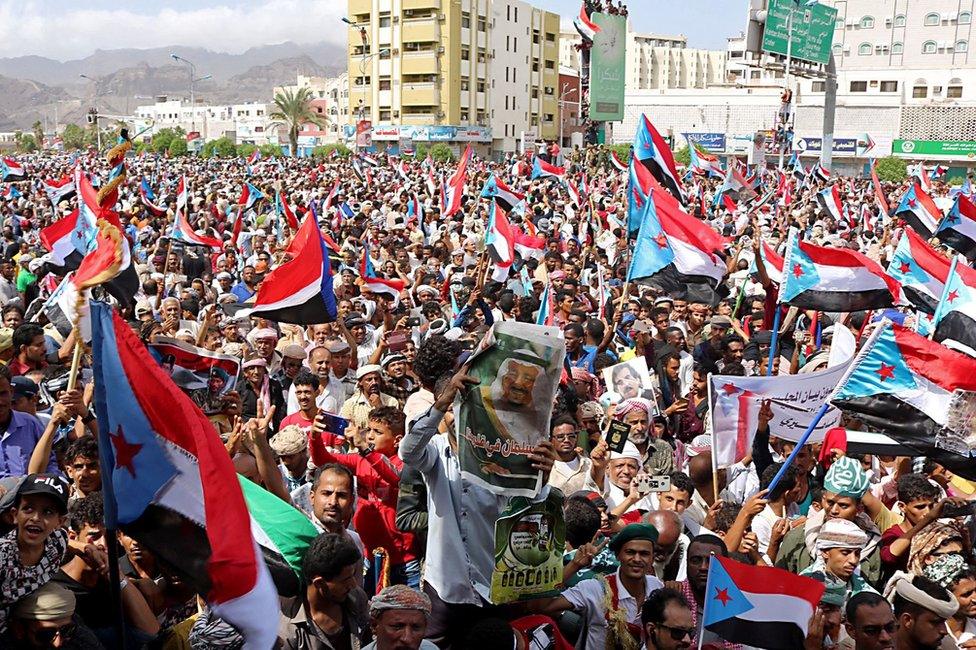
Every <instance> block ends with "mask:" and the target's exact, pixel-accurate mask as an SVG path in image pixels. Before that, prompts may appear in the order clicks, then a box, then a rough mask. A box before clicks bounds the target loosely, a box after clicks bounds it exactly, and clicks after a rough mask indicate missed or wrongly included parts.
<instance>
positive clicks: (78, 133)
mask: <svg viewBox="0 0 976 650" xmlns="http://www.w3.org/2000/svg"><path fill="white" fill-rule="evenodd" d="M85 140H86V138H85V130H84V129H83V128H81V127H80V126H78V125H77V124H65V125H64V130H63V131H61V142H63V143H64V148H65V149H83V148H84V147H85V144H86V142H85Z"/></svg>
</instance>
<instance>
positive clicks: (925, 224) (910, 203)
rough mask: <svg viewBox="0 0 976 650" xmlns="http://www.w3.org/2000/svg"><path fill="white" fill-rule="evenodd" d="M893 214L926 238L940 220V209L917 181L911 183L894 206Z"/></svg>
mask: <svg viewBox="0 0 976 650" xmlns="http://www.w3.org/2000/svg"><path fill="white" fill-rule="evenodd" d="M895 216H896V217H899V218H901V219H904V220H905V223H907V224H908V225H909V226H911V227H912V228H914V229H915V232H917V233H918V234H920V235H922V236H923V237H925V238H926V239H928V238H929V237H931V236H932V234H933V233H934V232H935V231H936V229H937V228H938V226H939V222H940V221H942V210H940V209H939V206H937V205H936V204H935V201H933V200H932V197H930V196H929V195H928V194H926V193H925V190H923V189H922V187H921V186H920V185H919V184H918V183H912V186H911V187H909V188H908V190H907V191H906V192H905V193H904V194H903V195H902V197H901V202H900V203H899V204H898V207H897V208H895Z"/></svg>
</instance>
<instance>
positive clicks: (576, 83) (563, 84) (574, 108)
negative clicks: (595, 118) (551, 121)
mask: <svg viewBox="0 0 976 650" xmlns="http://www.w3.org/2000/svg"><path fill="white" fill-rule="evenodd" d="M584 132H585V129H584V128H583V118H582V116H581V115H580V78H579V71H578V70H574V69H572V68H566V67H563V66H560V68H559V133H558V140H559V146H560V147H563V148H566V147H570V146H572V145H574V144H577V145H580V146H582V144H583V134H584Z"/></svg>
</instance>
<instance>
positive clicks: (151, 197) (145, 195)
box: [139, 178, 166, 217]
mask: <svg viewBox="0 0 976 650" xmlns="http://www.w3.org/2000/svg"><path fill="white" fill-rule="evenodd" d="M139 200H140V201H141V202H142V205H143V206H144V207H145V208H146V210H147V211H148V212H149V214H151V215H152V216H154V217H162V216H164V215H165V214H166V208H165V207H163V206H162V205H159V204H158V203H157V202H156V194H155V192H153V190H152V187H150V186H149V181H147V180H146V179H145V178H143V179H142V181H141V182H140V183H139Z"/></svg>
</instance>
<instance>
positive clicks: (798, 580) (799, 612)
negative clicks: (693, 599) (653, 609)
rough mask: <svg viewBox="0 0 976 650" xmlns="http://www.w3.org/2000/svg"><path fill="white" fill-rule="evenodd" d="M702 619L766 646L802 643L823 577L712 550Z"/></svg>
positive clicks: (790, 648) (777, 649)
mask: <svg viewBox="0 0 976 650" xmlns="http://www.w3.org/2000/svg"><path fill="white" fill-rule="evenodd" d="M705 589H706V593H705V602H704V610H705V611H704V612H703V614H702V617H703V621H702V625H703V627H704V628H705V629H707V630H708V631H710V632H714V633H715V634H717V635H719V636H720V637H722V638H723V639H725V640H726V641H731V642H732V643H744V644H749V645H751V646H753V647H756V648H765V649H766V650H796V648H802V647H803V641H804V639H805V638H806V636H807V624H808V623H809V622H810V618H811V617H812V616H813V611H814V609H816V607H817V605H819V604H820V598H821V597H822V596H823V593H824V591H825V589H826V587H825V586H824V584H823V583H822V582H818V581H817V580H814V579H812V578H806V577H803V576H798V575H796V574H793V573H790V572H789V571H784V570H783V569H776V568H773V567H756V566H749V565H746V564H739V563H738V562H736V561H734V560H731V559H729V558H727V557H718V556H712V559H711V561H710V563H709V565H708V585H707V586H706V588H705Z"/></svg>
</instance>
